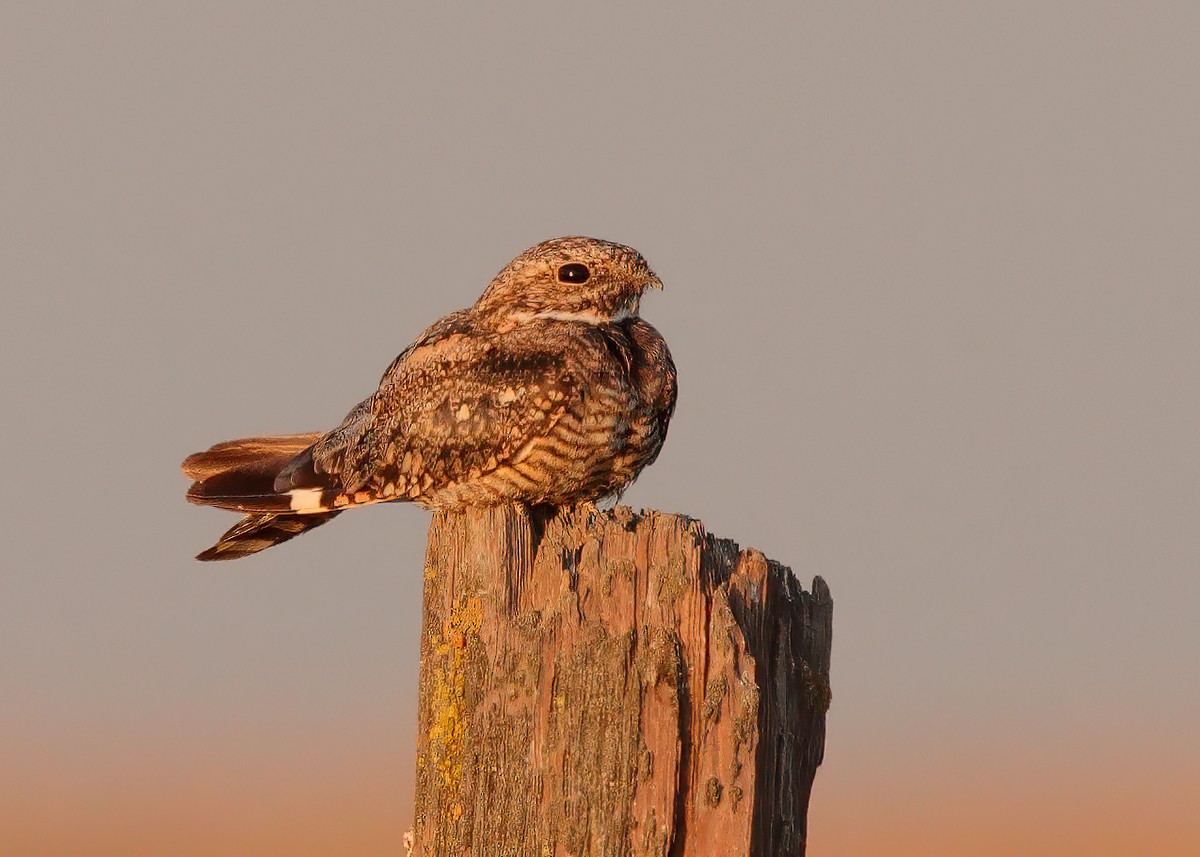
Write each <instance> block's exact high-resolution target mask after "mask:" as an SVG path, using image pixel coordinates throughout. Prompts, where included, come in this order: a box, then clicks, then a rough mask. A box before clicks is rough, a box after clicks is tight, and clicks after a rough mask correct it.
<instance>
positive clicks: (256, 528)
mask: <svg viewBox="0 0 1200 857" xmlns="http://www.w3.org/2000/svg"><path fill="white" fill-rule="evenodd" d="M647 287H652V288H661V287H662V283H661V282H660V281H659V279H658V277H657V276H655V274H654V272H653V271H651V270H650V267H649V266H648V265H647V264H646V260H645V259H643V258H642V256H641V254H640V253H638V252H637V251H636V250H633V249H632V248H630V247H624V246H622V245H620V244H613V243H611V242H608V241H600V240H597V239H594V238H582V237H570V238H556V239H553V240H551V241H546V242H544V243H542V244H538V245H537V246H536V247H532V248H530V249H529V250H527V251H525V252H524V253H522V254H521V255H520V256H518V257H517V258H516V259H514V260H513V261H512V262H511V263H509V265H508V266H507V267H506V268H505V269H504V270H503V271H501V272H500V273H499V274H497V275H496V278H495V279H493V280H492V282H491V284H490V285H489V286H488V287H487V289H486V290H485V291H484V293H483V295H482V296H481V297H480V298H479V300H477V301H476V302H475V305H474V306H472V307H470V308H469V309H465V310H460V311H458V312H454V313H451V314H450V315H448V316H446V317H445V318H443V319H441V320H440V321H438V322H436V323H435V324H434V325H433V326H432V327H430V328H429V329H428V330H426V331H425V332H424V333H422V334H421V335H420V336H419V337H418V338H417V341H416V342H414V343H413V344H412V345H410V346H409V347H408V348H407V349H405V351H404V353H402V354H401V355H400V356H399V357H397V358H396V359H395V361H393V362H392V365H391V366H389V367H388V369H387V371H386V372H384V374H383V378H382V380H381V381H380V383H379V389H378V390H377V391H376V392H375V393H374V394H373V395H371V396H370V397H369V398H368V399H366V400H365V401H363V402H362V403H361V404H359V405H358V406H357V407H355V408H354V409H353V410H352V411H350V413H349V415H347V417H346V419H345V420H343V421H342V424H341V425H339V426H338V427H337V428H335V429H333V430H332V431H330V432H328V433H325V434H320V433H318V434H302V435H289V436H285V437H252V438H245V439H242V440H233V441H228V442H226V443H220V444H217V445H216V446H214V447H212V449H209V450H208V451H207V452H198V453H196V454H195V455H192V456H189V457H188V458H187V460H186V461H184V463H183V472H184V473H185V474H187V476H189V477H190V478H192V479H194V480H195V482H194V483H193V484H192V486H191V488H190V489H188V494H187V497H188V499H189V500H190V501H192V502H193V503H199V504H201V505H206V506H218V507H220V508H222V509H233V510H235V511H239V512H244V513H246V516H245V517H244V518H243V519H242V520H241V521H240V522H239V523H238V524H237V525H236V526H234V527H233V528H232V529H231V530H229V531H228V532H227V533H225V535H223V536H222V537H221V540H220V541H218V542H217V544H216V545H214V546H213V547H211V548H209V549H208V550H206V551H204V552H203V553H201V554H200V555H199V556H198V557H197V559H202V560H216V559H236V558H238V557H242V556H246V555H247V554H252V553H255V552H257V551H260V550H263V549H264V548H268V547H271V546H272V545H276V544H279V543H280V542H283V541H286V540H287V539H290V538H292V537H293V536H297V535H299V534H300V533H303V532H305V531H307V530H310V529H312V528H313V527H316V526H318V525H320V524H323V523H325V522H326V521H328V520H329V519H331V518H333V517H334V516H336V515H338V514H340V513H341V512H342V511H344V510H345V509H348V508H352V507H354V506H361V505H364V504H366V503H379V502H388V501H397V500H410V501H412V502H415V503H419V504H420V505H422V506H425V507H427V508H431V509H453V508H461V507H464V506H489V505H497V504H502V503H527V504H542V503H545V504H553V505H567V504H572V503H578V502H581V501H585V500H597V499H600V498H604V497H606V496H610V495H619V494H620V493H621V492H622V491H623V490H624V489H625V488H627V487H628V486H629V484H630V483H631V482H632V481H633V480H634V479H635V478H636V477H637V475H638V473H639V472H640V471H641V470H642V468H643V467H645V466H646V465H648V464H650V463H651V462H652V461H654V459H655V458H656V457H657V456H658V452H659V450H660V449H661V448H662V444H663V440H664V438H665V437H666V434H667V422H668V421H669V420H670V418H671V414H672V412H673V411H674V409H675V394H676V378H675V364H674V363H673V362H672V361H671V354H670V352H669V351H668V350H667V344H666V342H664V341H663V338H662V336H660V335H659V333H658V331H657V330H655V329H654V328H653V327H652V326H651V325H649V324H648V323H646V322H645V321H643V320H642V319H641V318H639V317H638V304H639V302H640V300H641V296H642V293H643V292H644V291H645V289H646V288H647Z"/></svg>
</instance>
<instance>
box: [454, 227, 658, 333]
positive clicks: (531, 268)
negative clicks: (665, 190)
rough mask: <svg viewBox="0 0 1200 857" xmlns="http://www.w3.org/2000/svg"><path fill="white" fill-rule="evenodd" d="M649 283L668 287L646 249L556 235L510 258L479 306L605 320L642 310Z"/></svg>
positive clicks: (528, 315)
mask: <svg viewBox="0 0 1200 857" xmlns="http://www.w3.org/2000/svg"><path fill="white" fill-rule="evenodd" d="M647 288H656V289H661V288H662V281H661V280H659V279H658V277H657V276H656V275H655V273H654V272H653V271H651V270H650V266H649V265H647V264H646V260H645V259H643V258H642V254H641V253H639V252H638V251H637V250H634V249H633V248H632V247H626V246H624V245H623V244H614V243H613V242H611V241H601V240H599V239H598V238H585V237H582V236H571V237H567V238H552V239H551V240H549V241H543V242H542V243H541V244H538V245H537V246H535V247H530V248H529V249H528V250H526V251H525V252H524V253H522V254H521V255H520V256H518V257H517V258H515V259H513V260H512V261H511V262H509V263H508V266H507V267H505V269H504V270H503V271H501V272H500V273H499V274H497V275H496V278H495V279H494V280H492V282H491V285H489V286H488V287H487V290H486V291H485V292H484V293H483V295H482V296H481V297H480V298H479V300H478V301H476V303H475V311H476V312H481V313H486V314H489V315H492V314H495V315H497V316H500V317H507V318H512V319H515V320H524V319H532V318H552V319H560V320H565V321H580V322H584V323H588V324H603V323H605V322H612V321H620V320H621V319H623V318H630V317H632V316H636V315H637V314H638V303H639V301H640V300H641V297H642V292H644V291H645V290H646V289H647Z"/></svg>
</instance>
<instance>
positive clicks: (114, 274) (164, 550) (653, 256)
mask: <svg viewBox="0 0 1200 857" xmlns="http://www.w3.org/2000/svg"><path fill="white" fill-rule="evenodd" d="M481 6H482V4H466V3H460V2H446V3H428V4H412V3H400V2H387V3H383V2H375V3H362V2H345V3H336V4H335V3H320V4H318V3H312V2H298V0H288V2H282V0H280V2H262V0H253V2H251V0H238V2H204V3H200V2H193V3H182V2H141V3H134V2H111V1H110V0H91V2H54V0H44V2H37V3H33V2H8V3H4V4H3V7H2V9H0V99H2V103H0V288H2V290H3V311H2V312H0V355H2V361H0V391H2V395H3V405H2V410H0V413H2V415H3V416H2V419H0V430H2V431H3V438H2V439H3V449H4V452H5V454H4V464H3V474H4V487H3V490H0V511H2V517H0V528H2V529H3V532H2V544H3V559H2V568H3V571H2V573H0V855H4V857H10V855H11V857H78V855H85V854H86V855H88V857H163V855H171V857H208V855H222V857H242V855H245V857H250V855H254V857H265V855H281V857H282V855H288V857H307V855H313V857H316V855H332V854H338V855H343V854H352V855H356V857H371V855H395V854H399V853H401V847H400V841H401V836H402V834H403V831H404V830H406V829H407V828H408V827H409V825H410V823H411V798H412V780H413V773H414V765H415V761H414V742H415V730H416V723H415V715H416V699H415V692H416V667H417V640H418V633H419V617H420V599H421V576H420V575H421V568H422V561H423V552H424V538H425V529H426V526H427V522H428V516H427V514H426V513H424V512H422V511H420V510H419V509H415V508H408V507H399V506H389V507H386V508H368V509H365V510H363V511H361V512H356V513H355V514H352V515H346V516H343V517H341V518H339V520H338V521H337V523H336V524H335V525H334V526H330V527H325V528H322V529H320V530H318V531H316V532H314V533H313V534H311V535H308V536H305V537H304V538H303V539H300V540H297V541H295V542H292V543H290V544H288V545H285V546H282V547H280V548H278V549H274V550H271V551H269V552H267V553H265V554H262V555H259V556H256V557H253V558H251V559H247V560H243V561H239V562H237V563H233V564H222V565H218V566H215V567H214V566H212V565H201V564H199V563H196V562H194V561H193V560H192V559H191V557H192V556H193V554H195V553H196V552H197V551H198V550H200V549H202V548H204V547H207V546H208V545H209V544H210V543H211V542H212V541H213V540H214V539H215V538H216V537H217V535H219V533H220V532H221V531H222V530H224V529H225V528H226V527H227V526H229V525H230V524H232V522H233V520H234V519H233V517H232V516H230V515H228V514H223V513H221V512H218V511H215V510H203V509H197V508H194V507H191V506H188V505H187V504H186V503H185V502H184V500H183V491H184V489H185V487H186V480H184V478H183V477H182V476H181V475H180V474H179V472H178V463H179V461H180V460H181V459H182V458H183V457H184V456H185V455H186V454H188V453H190V452H192V451H194V450H197V449H201V448H204V447H207V446H208V445H209V444H211V443H213V442H215V441H218V440H222V439H225V438H229V437H237V436H242V435H248V434H256V433H269V432H293V431H312V430H320V429H326V428H329V427H331V426H333V425H335V424H336V423H337V422H338V421H339V420H340V419H341V418H342V416H343V415H344V414H345V412H346V411H347V410H348V409H349V408H350V407H351V406H352V405H353V404H354V403H355V402H357V401H358V400H360V399H361V398H363V397H364V396H366V395H367V394H368V393H370V392H371V391H372V390H373V389H374V385H375V383H376V381H377V380H378V377H379V375H380V373H381V372H382V370H383V369H384V367H385V366H386V365H387V364H388V362H389V361H390V360H391V359H392V357H394V356H395V355H396V354H397V353H399V351H401V350H402V349H403V348H404V347H405V346H406V345H407V344H408V343H409V342H410V341H411V339H412V338H413V337H414V336H415V335H416V334H417V333H418V332H419V331H420V330H422V329H423V328H424V327H425V326H426V325H428V324H429V323H430V322H432V321H433V320H434V319H435V318H437V317H438V316H440V315H443V314H445V313H447V312H449V311H451V310H453V309H456V308H459V307H462V306H466V305H468V304H470V303H471V302H472V301H474V299H475V298H476V297H477V295H478V294H479V293H480V292H481V291H482V289H483V287H484V286H485V285H486V284H487V282H488V280H489V279H490V278H491V276H492V275H493V274H494V273H496V271H498V270H499V269H500V268H501V267H502V266H503V265H504V264H506V263H507V262H508V260H509V259H510V258H511V257H512V256H514V255H516V254H517V253H518V252H520V251H521V250H523V249H524V248H526V247H527V246H529V245H531V244H533V243H535V242H537V241H540V240H542V239H545V238H548V237H551V236H555V235H561V234H572V233H584V234H590V235H595V236H597V237H603V238H608V239H612V240H617V241H621V242H624V243H628V244H632V245H634V246H636V247H637V248H638V249H640V250H641V251H642V252H643V253H644V254H645V255H646V257H647V258H648V259H649V260H650V263H651V264H652V265H653V267H654V268H655V270H656V271H657V272H658V273H659V274H660V275H661V276H662V278H663V280H664V281H665V282H666V286H667V287H666V291H665V292H664V293H662V294H658V293H655V294H652V295H650V296H649V297H648V298H647V300H646V301H645V302H644V303H643V314H644V315H645V317H647V318H648V319H649V320H650V321H652V322H653V323H654V324H655V325H657V326H658V327H659V329H660V330H661V331H662V332H663V334H664V335H665V336H666V338H667V340H668V341H669V342H670V344H671V347H672V349H673V351H674V355H675V360H676V362H677V363H678V366H679V375H680V400H679V409H678V411H677V413H676V416H675V419H674V422H673V423H672V426H671V433H670V437H669V438H668V441H667V444H666V447H665V449H664V451H663V454H662V457H661V458H660V460H659V461H658V463H657V464H655V465H654V466H653V467H652V468H650V469H649V470H648V471H647V472H646V473H645V475H644V476H643V477H642V478H641V480H640V481H639V482H638V483H637V484H636V485H635V486H634V488H633V489H632V490H631V491H630V492H629V493H628V494H627V496H626V499H627V501H628V502H629V503H630V504H632V505H633V506H635V507H639V506H646V507H654V508H658V509H663V510H666V511H673V512H682V513H687V514H690V515H693V516H696V517H699V518H700V519H702V520H703V521H704V522H705V524H706V525H707V526H708V527H709V529H710V530H711V531H712V532H714V533H716V534H718V535H720V536H723V537H728V538H733V539H736V540H738V541H739V542H741V543H742V544H743V545H747V546H755V547H758V548H761V549H763V550H764V551H766V552H767V553H768V554H769V555H770V556H772V557H774V558H777V559H779V560H780V561H782V562H784V563H786V564H788V565H790V566H791V567H792V568H793V569H794V570H795V571H796V573H797V574H798V576H799V577H800V578H801V580H804V581H808V580H809V579H811V577H812V576H813V575H814V574H820V575H822V576H823V577H824V578H825V579H826V580H827V581H828V583H829V585H830V587H831V589H832V592H833V596H834V599H835V603H836V609H835V621H834V655H833V676H832V680H833V690H834V701H833V707H832V708H831V710H830V712H829V721H828V729H829V736H828V746H827V752H826V760H825V764H824V766H823V767H822V768H821V769H820V771H819V773H818V776H817V781H816V786H815V792H814V796H813V801H812V806H811V810H810V830H811V838H810V854H812V855H818V857H840V856H841V855H844V856H845V857H859V855H874V854H880V855H882V854H887V855H921V857H941V855H946V857H949V855H956V856H957V855H964V854H970V855H979V857H987V855H1000V854H1004V855H1008V854H1012V853H1020V854H1023V855H1027V856H1032V857H1036V856H1037V855H1046V857H1051V855H1053V857H1061V855H1067V854H1088V855H1091V857H1098V855H1128V854H1145V855H1194V854H1198V853H1200V821H1197V816H1196V803H1197V799H1198V797H1200V729H1198V728H1197V724H1198V723H1200V573H1198V572H1200V527H1197V516H1198V514H1200V441H1198V435H1200V433H1198V427H1200V426H1198V422H1200V392H1198V389H1197V368H1198V365H1200V336H1198V327H1200V241H1198V240H1197V239H1198V236H1200V96H1198V95H1197V81H1200V50H1197V45H1198V44H1200V6H1197V4H1195V3H1194V2H1178V3H1176V2H1147V3H1128V2H1105V0H1092V2H1047V0H1038V2H1004V3H1000V2H995V3H975V2H894V3H878V2H875V3H860V2H838V3H831V2H803V3H795V2H789V3H771V4H759V3H753V2H749V3H739V4H716V3H688V4H683V3H676V4H668V3H649V2H638V3H621V2H618V3H603V4H601V3H590V4H572V3H557V2H556V3H550V2H545V3H518V4H503V7H501V6H500V4H496V5H495V7H493V8H487V9H482V8H480V7H481Z"/></svg>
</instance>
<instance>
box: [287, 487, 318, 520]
mask: <svg viewBox="0 0 1200 857" xmlns="http://www.w3.org/2000/svg"><path fill="white" fill-rule="evenodd" d="M288 496H290V497H291V498H292V499H291V508H292V511H293V512H296V513H298V514H301V515H303V514H306V513H309V512H324V511H327V510H326V509H325V507H324V506H322V505H321V489H320V488H293V489H292V490H291V491H289V492H288Z"/></svg>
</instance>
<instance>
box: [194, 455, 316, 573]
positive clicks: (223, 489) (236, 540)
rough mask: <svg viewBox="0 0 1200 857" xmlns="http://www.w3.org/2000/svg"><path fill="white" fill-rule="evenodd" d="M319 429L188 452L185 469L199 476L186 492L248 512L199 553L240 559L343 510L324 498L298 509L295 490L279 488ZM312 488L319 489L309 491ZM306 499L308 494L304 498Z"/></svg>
mask: <svg viewBox="0 0 1200 857" xmlns="http://www.w3.org/2000/svg"><path fill="white" fill-rule="evenodd" d="M321 437H322V435H320V434H297V435H288V436H284V437H248V438H243V439H242V440H231V441H226V442H225V443H219V444H217V445H216V446H214V447H213V448H212V449H209V450H207V451H205V452H197V453H196V454H195V455H189V456H188V457H187V458H186V459H185V460H184V462H183V472H184V474H186V475H187V476H188V477H190V478H191V479H193V480H195V481H194V482H193V483H192V486H191V487H190V488H189V489H188V492H187V498H188V500H189V501H190V502H192V503H197V504H199V505H201V506H216V507H218V508H221V509H233V510H235V511H239V512H246V513H247V514H246V517H244V518H242V520H241V521H239V522H238V523H237V524H236V525H235V526H233V527H232V528H231V529H230V530H229V531H228V532H226V533H225V535H223V536H221V538H220V540H219V541H218V542H217V543H216V544H215V545H213V546H212V547H211V548H209V549H208V550H206V551H204V552H203V553H201V554H199V555H198V556H197V557H196V559H199V560H217V559H237V558H238V557H243V556H247V555H248V554H252V553H257V552H258V551H260V550H264V549H266V548H269V547H271V546H273V545H277V544H279V543H280V542H285V541H287V540H288V539H291V538H295V537H296V536H298V535H300V534H301V533H303V532H307V531H308V530H311V529H312V528H313V527H319V526H320V525H321V524H324V523H325V522H326V521H328V520H330V519H331V518H334V517H336V516H337V515H338V513H339V512H340V510H334V509H329V508H325V507H323V506H322V505H321V504H320V503H319V502H312V503H310V502H305V503H303V504H302V505H303V510H302V511H297V505H298V504H297V499H296V495H297V494H298V493H299V492H297V491H294V490H290V491H289V490H285V491H278V490H276V487H275V483H276V478H277V477H278V476H279V474H280V473H281V472H282V471H283V470H284V468H286V467H287V466H288V465H289V464H292V463H293V461H295V460H296V458H297V456H300V455H302V454H303V453H305V452H307V451H308V450H309V448H310V447H311V446H312V445H313V444H314V443H316V442H317V441H318V440H320V439H321ZM306 493H308V494H313V493H315V494H317V495H318V497H319V494H320V492H314V491H311V490H309V491H306ZM305 499H307V498H305Z"/></svg>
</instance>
